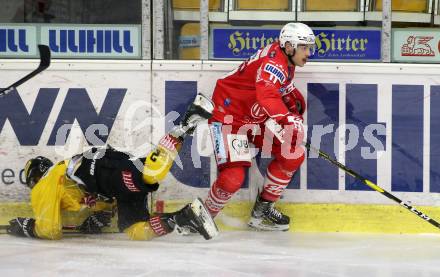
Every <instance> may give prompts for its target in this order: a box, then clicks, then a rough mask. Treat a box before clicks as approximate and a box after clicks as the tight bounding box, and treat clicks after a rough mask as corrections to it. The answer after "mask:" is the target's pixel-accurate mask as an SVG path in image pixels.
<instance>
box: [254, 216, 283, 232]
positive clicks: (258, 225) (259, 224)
mask: <svg viewBox="0 0 440 277" xmlns="http://www.w3.org/2000/svg"><path fill="white" fill-rule="evenodd" d="M248 226H249V227H251V228H252V229H255V230H257V231H288V230H289V224H284V225H280V224H278V225H268V224H265V223H263V219H262V218H254V217H251V219H250V220H249V222H248Z"/></svg>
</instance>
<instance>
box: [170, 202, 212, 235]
mask: <svg viewBox="0 0 440 277" xmlns="http://www.w3.org/2000/svg"><path fill="white" fill-rule="evenodd" d="M166 223H167V225H168V226H169V228H172V229H174V230H176V231H177V232H178V233H180V234H182V233H199V234H201V235H202V236H203V237H204V238H205V239H206V240H209V239H212V238H213V237H215V236H217V235H218V228H217V225H216V224H215V222H214V220H213V219H212V217H211V215H210V214H209V212H208V210H206V207H205V206H204V205H203V202H202V201H201V200H200V198H197V199H195V200H194V201H193V202H192V203H191V204H188V205H186V206H185V207H183V208H182V209H181V210H179V211H177V212H175V213H173V214H172V217H169V218H168V220H166Z"/></svg>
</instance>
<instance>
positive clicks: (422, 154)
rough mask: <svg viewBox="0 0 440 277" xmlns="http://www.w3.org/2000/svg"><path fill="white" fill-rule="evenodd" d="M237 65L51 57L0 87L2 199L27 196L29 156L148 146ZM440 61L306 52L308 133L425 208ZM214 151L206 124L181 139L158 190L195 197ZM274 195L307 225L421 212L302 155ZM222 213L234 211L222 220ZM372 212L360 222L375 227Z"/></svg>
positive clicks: (203, 189) (9, 65)
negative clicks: (332, 59) (342, 58)
mask: <svg viewBox="0 0 440 277" xmlns="http://www.w3.org/2000/svg"><path fill="white" fill-rule="evenodd" d="M36 65H37V64H36V61H33V60H32V61H31V60H27V61H26V60H21V61H13V60H3V61H2V63H1V64H0V71H1V76H2V80H1V84H0V85H1V86H7V85H9V84H10V83H13V82H14V81H15V80H17V79H18V78H19V77H20V76H23V75H25V74H26V73H27V72H29V71H31V70H32V69H33V68H34V67H36ZM236 65H237V63H232V62H203V63H202V62H199V61H197V62H196V61H194V62H192V61H187V62H181V61H179V62H176V61H162V62H159V61H156V62H154V63H151V62H149V61H141V62H140V61H93V62H90V61H70V60H57V61H54V62H53V64H52V65H51V67H50V69H48V70H47V71H46V72H44V73H42V74H41V75H39V76H37V77H35V78H34V79H32V80H30V81H29V82H27V83H25V84H24V85H22V86H20V87H19V89H18V92H13V93H11V94H9V95H7V96H5V97H2V98H0V155H1V157H2V159H1V160H0V201H1V202H2V203H6V202H8V203H11V202H23V201H27V200H28V190H27V189H26V188H25V187H24V186H23V185H22V182H23V178H22V174H21V173H22V171H21V170H22V168H23V165H24V163H25V161H26V159H28V158H29V157H32V156H36V155H45V156H48V157H49V158H52V159H55V160H59V159H63V158H67V157H69V156H71V155H73V154H74V153H77V152H80V151H83V150H84V149H87V147H88V145H89V144H95V145H96V144H98V145H99V144H104V143H109V144H111V145H112V146H114V147H116V148H118V149H120V150H125V151H130V152H131V153H132V154H134V155H137V156H142V155H145V153H147V151H148V150H150V149H151V148H152V146H153V144H154V143H155V142H157V141H158V140H159V139H160V137H161V136H162V135H163V134H164V133H165V131H166V130H167V129H169V128H171V127H172V125H173V124H172V123H173V120H174V121H175V119H176V118H178V116H179V115H180V114H182V113H183V112H184V110H185V109H186V106H187V104H188V103H189V102H190V101H191V100H192V98H193V97H194V96H195V94H196V93H197V92H198V91H201V92H203V93H205V94H207V95H210V94H212V91H213V88H214V86H215V81H216V80H217V79H218V78H220V77H221V76H223V75H224V74H226V73H227V72H228V71H230V70H232V69H233V68H234V67H235V66H236ZM439 69H440V68H439V67H437V66H435V65H410V64H395V65H394V64H341V63H337V64H336V63H310V64H308V65H307V66H306V67H305V68H303V69H299V70H298V72H297V74H296V77H295V79H296V83H295V84H296V86H297V87H298V88H299V89H300V90H301V91H302V92H303V94H304V96H305V97H306V99H307V104H308V109H307V113H306V114H305V121H306V123H307V126H308V135H309V138H310V139H311V141H312V143H313V144H315V145H316V146H319V147H320V148H321V150H323V151H325V152H327V153H329V154H330V155H331V156H332V157H336V158H337V159H338V160H339V161H341V162H342V163H344V164H346V165H347V166H348V167H349V168H352V169H353V170H355V171H357V172H359V173H360V174H362V175H363V176H365V177H366V178H368V179H370V180H371V181H373V182H375V183H377V184H378V185H379V186H381V187H382V188H384V189H386V190H388V191H389V192H391V193H392V194H395V195H396V196H397V197H399V198H401V199H404V200H407V201H411V204H413V205H417V206H427V207H425V209H423V207H422V208H421V210H422V211H425V212H427V213H428V210H429V211H430V214H429V215H431V216H432V217H435V214H436V213H438V212H437V208H436V207H437V206H440V198H439V194H438V193H439V191H440V178H439V177H440V166H439V161H438V160H439V159H440V155H439V154H440V150H439V149H440V147H439V145H438V144H440V139H439V137H440V128H439V127H440V126H439V125H440V120H439V119H440V110H439V109H437V107H438V106H439V104H440V74H439V72H440V71H439ZM175 122H177V121H175ZM346 129H348V130H349V131H347V132H345V130H346ZM212 153H213V150H212V144H211V140H210V137H209V134H208V128H207V125H206V124H204V125H202V126H200V128H199V129H198V130H197V132H196V134H195V136H194V137H193V138H190V139H188V140H187V141H186V142H185V145H184V147H183V149H182V152H181V155H180V157H179V159H178V160H177V161H176V164H175V166H174V167H173V169H172V171H171V174H169V176H168V177H167V178H166V180H165V181H164V182H163V184H162V186H161V188H160V189H159V191H158V193H156V194H155V199H157V200H165V203H166V204H167V203H170V205H172V203H174V202H175V201H178V203H180V202H179V200H182V201H183V200H189V199H192V198H194V197H196V196H200V197H202V198H204V197H205V196H206V194H207V191H208V187H209V186H210V184H211V183H212V182H213V181H214V180H215V176H216V167H215V160H214V159H213V156H212ZM268 161H269V159H268V158H263V159H261V158H260V157H256V159H255V163H254V165H253V167H252V168H251V169H250V170H249V174H248V177H247V179H246V184H245V185H244V187H243V189H242V190H240V192H239V193H238V194H237V195H236V196H234V201H236V202H235V204H234V205H231V206H230V208H229V209H228V210H227V211H226V212H225V215H227V214H231V215H234V214H235V213H237V212H238V213H239V214H240V212H241V211H243V210H245V212H244V214H243V215H242V216H241V217H240V216H239V217H237V218H243V217H245V215H246V214H248V211H249V209H250V203H251V202H252V201H253V200H254V198H255V196H256V194H257V191H258V189H259V186H261V184H262V181H263V176H264V168H265V165H267V163H268ZM282 202H283V203H284V205H285V207H284V208H285V209H287V210H289V213H290V214H293V215H294V217H295V218H296V224H297V225H296V226H309V227H304V228H303V227H301V228H303V229H301V228H300V230H309V231H310V230H311V231H313V230H318V231H319V230H324V229H325V228H324V227H323V226H324V224H323V225H322V226H321V227H319V226H315V225H314V224H315V223H317V222H321V223H325V222H328V223H327V224H325V226H327V227H326V228H333V229H332V230H353V231H356V230H357V229H356V227H355V226H356V224H358V225H359V224H360V222H359V220H361V221H362V222H363V223H364V224H366V222H367V221H368V219H371V214H372V213H374V212H371V211H373V210H375V211H377V213H379V215H382V216H379V218H378V219H377V220H378V221H377V226H381V225H383V224H380V222H381V220H384V222H385V220H386V222H387V225H391V226H394V227H396V228H397V227H400V228H402V227H401V226H398V225H399V222H400V224H401V223H402V221H397V222H394V223H395V224H394V225H393V221H390V220H392V219H395V218H396V217H398V216H400V215H401V214H402V213H407V215H405V217H406V216H408V217H409V220H411V224H412V223H413V222H416V223H415V224H418V223H419V222H421V221H419V219H418V218H416V217H415V216H414V215H411V214H410V213H408V212H407V211H405V210H403V209H401V208H400V207H398V206H395V205H394V203H393V202H391V200H389V199H387V198H385V197H384V196H383V195H380V194H379V193H377V192H375V191H371V189H369V188H367V187H365V186H364V185H363V184H362V183H359V182H356V180H354V179H353V178H352V177H350V176H347V175H346V174H344V172H343V171H341V170H338V168H336V167H335V166H333V165H331V164H329V163H328V162H326V161H323V160H321V159H318V158H316V157H310V158H309V159H307V160H306V162H305V163H304V165H303V166H302V168H301V170H300V172H299V173H298V174H297V175H296V176H295V178H294V180H293V181H292V183H291V184H290V185H289V187H288V189H287V191H286V193H285V194H284V197H283V199H282ZM358 204H362V205H358ZM242 205H244V206H242ZM248 206H249V207H248ZM243 207H248V208H246V209H244V208H243ZM381 212H382V213H381ZM388 216H390V218H388ZM338 217H340V220H342V221H341V222H343V221H346V222H345V223H344V224H348V223H350V224H349V225H350V226H348V227H347V228H348V229H346V228H345V227H344V228H341V227H335V226H334V227H331V226H332V225H331V222H333V221H334V220H337V218H338ZM359 217H361V219H360V218H359ZM364 217H365V218H364ZM231 218H235V216H231V217H230V218H229V217H227V220H226V221H228V222H230V221H231V220H230V219H231ZM437 218H439V219H440V214H439V217H437ZM220 219H221V218H220ZM318 219H319V220H318ZM232 221H234V220H232ZM405 221H406V220H405ZM338 222H340V221H338ZM307 224H309V225H307ZM329 224H330V225H329ZM375 224H376V223H372V226H370V227H368V226H369V225H368V224H367V225H362V228H361V229H363V230H371V231H374V230H376V229H377V228H376V229H375V228H374V226H375ZM405 224H407V222H405ZM421 224H422V225H420V226H423V227H426V228H431V227H430V226H429V225H428V224H426V223H423V222H421ZM226 225H231V224H226ZM232 225H234V224H232ZM238 226H242V225H240V224H238ZM338 226H339V225H338ZM323 228H324V229H323ZM408 228H409V227H408ZM414 228H416V227H414ZM414 228H412V229H411V230H412V231H414V230H416V229H417V228H419V227H417V228H416V229H414ZM358 229H359V228H358ZM411 230H409V229H408V231H411ZM429 230H431V229H428V230H425V231H429ZM378 231H380V228H379V229H378ZM417 232H418V231H417Z"/></svg>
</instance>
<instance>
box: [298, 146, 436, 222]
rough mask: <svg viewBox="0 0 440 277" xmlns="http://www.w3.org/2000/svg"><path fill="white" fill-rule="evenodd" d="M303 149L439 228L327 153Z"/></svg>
mask: <svg viewBox="0 0 440 277" xmlns="http://www.w3.org/2000/svg"><path fill="white" fill-rule="evenodd" d="M305 147H306V148H307V149H309V150H310V151H313V152H315V153H317V154H318V155H319V157H321V158H323V159H324V160H327V161H329V162H330V163H332V164H334V165H336V166H337V167H339V168H340V169H342V170H344V171H345V172H346V173H348V174H349V175H351V176H353V177H354V178H356V179H358V180H360V181H362V182H363V183H364V184H366V185H367V186H369V187H370V188H372V189H374V190H375V191H377V192H380V193H381V194H383V195H385V196H386V197H387V198H389V199H391V200H393V201H394V202H396V203H398V204H399V205H401V206H402V207H404V208H405V209H407V210H409V211H411V212H412V213H414V214H416V215H417V216H418V217H420V218H421V219H423V220H425V221H428V222H429V223H431V224H432V225H434V226H435V227H437V228H440V223H438V222H437V221H435V220H434V219H432V218H430V217H429V216H427V215H426V214H424V213H422V212H421V211H419V210H417V209H416V208H414V207H413V206H411V205H410V204H408V203H406V202H404V201H402V200H401V199H399V198H398V197H396V196H394V195H393V194H391V193H389V192H388V191H386V190H384V189H383V188H381V187H379V186H378V185H376V184H375V183H373V182H372V181H370V180H368V179H367V178H365V177H363V176H361V175H360V174H359V173H357V172H355V171H354V170H352V169H350V168H348V167H346V166H345V165H343V164H342V163H340V162H338V161H337V160H335V159H332V158H331V157H330V156H329V155H328V154H327V153H324V152H322V151H321V150H319V149H316V148H314V147H313V146H311V145H310V143H309V142H306V143H305Z"/></svg>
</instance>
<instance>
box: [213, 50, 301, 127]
mask: <svg viewBox="0 0 440 277" xmlns="http://www.w3.org/2000/svg"><path fill="white" fill-rule="evenodd" d="M294 71H295V67H294V66H289V65H288V61H287V59H286V58H285V56H284V55H283V52H282V49H281V48H280V45H279V43H278V42H275V43H272V44H269V45H267V46H266V47H265V48H262V49H260V50H258V52H257V53H255V54H254V55H253V56H252V57H250V58H249V59H248V60H247V61H245V62H243V63H242V64H241V65H240V66H239V67H238V68H237V69H236V70H234V71H232V72H230V73H229V74H228V75H227V76H226V77H224V78H221V79H219V80H218V81H217V84H216V87H215V90H214V94H213V96H212V99H213V101H214V104H215V108H214V112H213V119H214V120H215V121H219V122H223V123H231V124H233V125H244V124H259V123H262V122H264V121H265V120H266V119H267V117H271V118H273V119H275V120H276V121H279V120H280V119H282V118H283V117H285V116H286V115H287V114H288V113H289V109H288V107H287V106H286V104H285V102H284V101H283V98H282V97H283V96H285V95H291V94H292V92H295V93H296V94H297V95H298V94H299V96H300V98H301V101H300V102H302V103H301V104H302V107H301V111H295V107H292V108H293V110H290V112H293V113H296V114H302V113H303V112H304V109H305V103H304V99H303V98H302V95H300V92H299V91H298V90H297V89H296V88H295V87H294V85H293V83H292V80H293V76H294ZM225 116H229V118H228V117H226V119H225ZM230 116H232V122H231V117H230Z"/></svg>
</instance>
